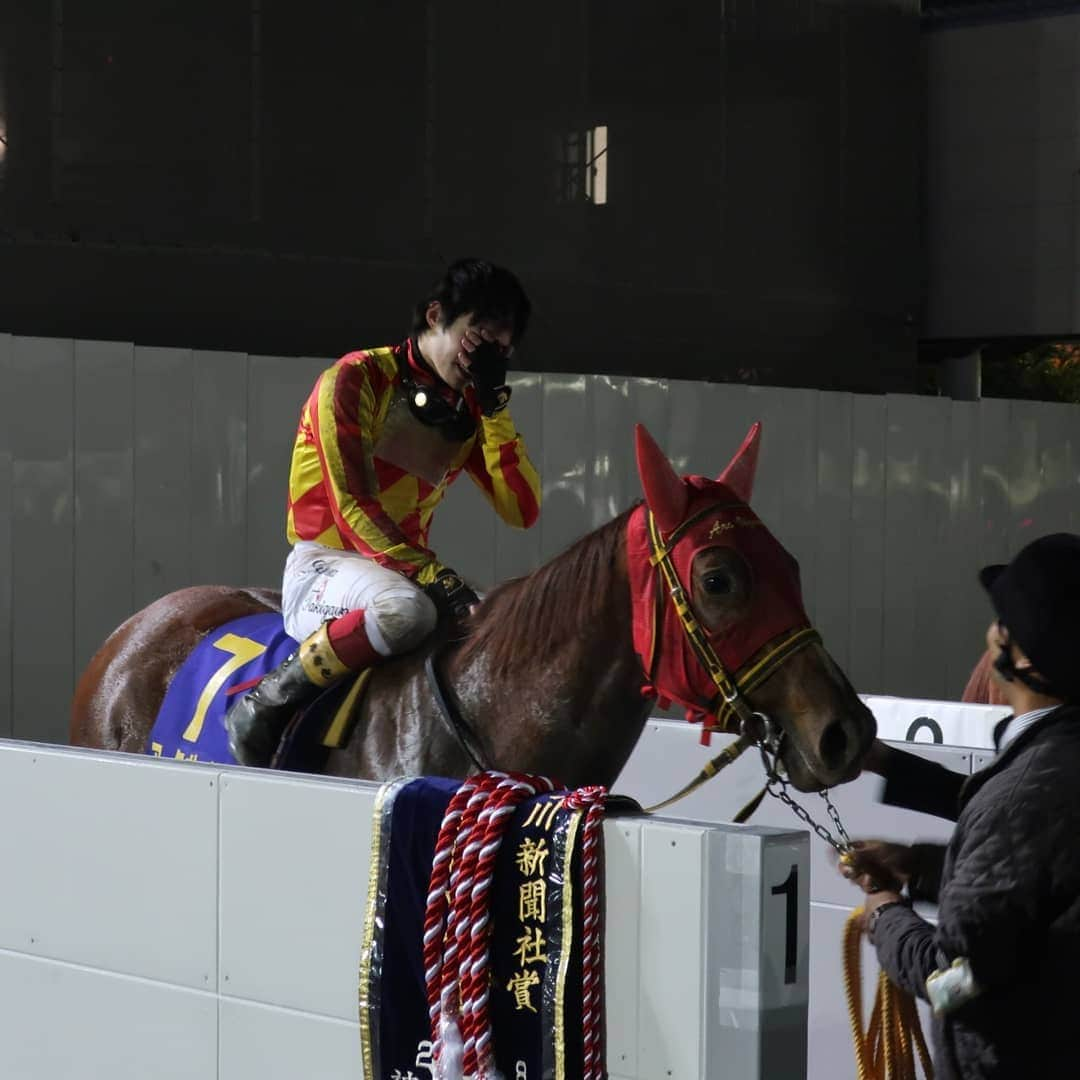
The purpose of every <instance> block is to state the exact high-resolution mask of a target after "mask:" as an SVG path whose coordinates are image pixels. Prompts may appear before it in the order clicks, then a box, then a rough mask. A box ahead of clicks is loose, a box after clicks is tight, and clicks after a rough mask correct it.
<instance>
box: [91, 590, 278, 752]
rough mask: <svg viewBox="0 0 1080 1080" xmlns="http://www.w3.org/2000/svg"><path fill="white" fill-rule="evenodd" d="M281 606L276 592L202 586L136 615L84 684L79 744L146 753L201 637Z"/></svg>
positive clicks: (101, 652) (116, 635)
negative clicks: (163, 708)
mask: <svg viewBox="0 0 1080 1080" xmlns="http://www.w3.org/2000/svg"><path fill="white" fill-rule="evenodd" d="M277 601H278V597H277V594H276V593H273V592H271V591H269V590H264V589H230V588H224V587H218V586H202V587H195V588H190V589H181V590H180V591H178V592H174V593H170V594H169V595H168V596H164V597H162V598H161V599H160V600H157V601H155V602H154V603H153V604H151V605H150V606H149V607H147V608H144V609H143V610H142V611H140V612H138V613H136V614H135V615H133V616H132V617H131V618H130V619H128V620H127V622H125V623H124V624H123V625H122V626H121V627H120V628H119V629H118V630H116V631H115V632H114V633H113V634H112V635H111V636H110V637H109V638H108V640H107V641H106V642H105V644H104V645H103V646H102V647H101V649H99V650H98V652H97V653H96V654H95V656H94V657H93V659H91V661H90V663H89V664H88V665H87V668H86V670H85V671H84V672H83V674H82V676H81V677H80V679H79V682H78V685H77V686H76V688H75V697H74V699H73V701H72V705H71V728H70V742H71V744H72V745H73V746H88V747H93V748H96V749H101V750H123V751H126V752H128V753H136V754H138V753H142V752H143V750H144V749H145V747H146V740H147V737H148V735H149V734H150V729H151V728H152V727H153V725H154V721H155V719H156V718H157V714H158V709H159V708H160V707H161V702H162V700H163V699H164V697H165V691H166V690H167V689H168V687H169V683H170V682H171V681H172V678H173V675H175V674H176V671H177V669H178V668H179V667H180V665H181V664H182V663H183V662H184V660H185V659H186V658H187V656H188V654H189V653H190V652H191V650H192V649H193V648H194V647H195V645H196V643H197V642H198V641H199V639H200V638H201V637H202V636H203V635H204V634H206V633H207V632H209V631H210V630H213V629H214V628H215V627H218V626H220V625H221V624H222V623H224V622H228V621H229V620H230V619H237V618H240V617H241V616H243V615H253V614H256V613H258V612H260V611H265V610H268V609H270V610H275V609H276V608H277V606H278V602H277Z"/></svg>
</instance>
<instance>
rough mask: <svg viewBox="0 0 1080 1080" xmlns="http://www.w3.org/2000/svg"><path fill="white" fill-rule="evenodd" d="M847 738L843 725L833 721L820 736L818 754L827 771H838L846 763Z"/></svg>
mask: <svg viewBox="0 0 1080 1080" xmlns="http://www.w3.org/2000/svg"><path fill="white" fill-rule="evenodd" d="M847 748H848V736H847V732H846V731H845V730H844V725H843V724H842V723H841V722H840V721H839V720H834V721H833V722H832V723H831V724H830V725H829V726H828V727H827V728H826V729H825V734H824V735H822V736H821V742H820V743H819V744H818V753H819V754H820V755H821V761H822V764H824V766H825V767H826V768H827V769H839V768H841V767H842V766H843V765H845V764H846V763H847Z"/></svg>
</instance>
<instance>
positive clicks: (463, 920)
mask: <svg viewBox="0 0 1080 1080" xmlns="http://www.w3.org/2000/svg"><path fill="white" fill-rule="evenodd" d="M507 779H508V778H507V777H506V776H505V775H504V774H501V773H485V774H481V776H480V777H479V778H478V780H477V783H476V786H475V790H474V791H472V792H471V793H470V795H469V797H468V799H467V800H466V802H465V807H464V812H463V813H462V816H461V821H460V823H459V828H458V831H457V833H456V835H455V836H452V837H451V841H450V846H451V861H452V863H453V867H452V869H451V872H450V880H449V885H448V892H449V900H448V901H446V902H447V903H448V911H447V914H446V925H445V928H444V930H443V937H442V941H441V943H440V946H439V948H440V951H441V953H442V965H441V970H440V971H439V978H438V984H437V986H436V987H435V990H434V993H435V1002H436V1008H435V1011H434V1014H432V1034H431V1038H432V1042H433V1057H434V1058H435V1059H436V1060H437V1059H438V1057H439V1053H440V1052H441V1049H442V1034H441V1025H440V1021H441V1020H452V1021H455V1022H457V1023H458V1027H459V1029H461V1030H462V1035H464V1030H463V1029H464V1025H463V1023H462V1021H463V1019H464V1017H463V1016H462V1015H461V1009H460V1003H459V997H458V983H459V981H460V975H459V965H460V960H459V959H458V957H459V954H463V946H464V945H465V942H466V937H467V929H468V928H467V923H468V919H467V905H468V898H469V895H470V893H471V891H472V875H473V870H474V867H475V862H476V852H477V850H478V849H479V847H480V840H481V838H482V836H483V830H484V828H485V826H486V819H485V820H482V818H483V814H484V811H485V809H486V808H487V804H488V800H489V799H490V797H491V793H492V792H493V791H496V790H498V788H499V786H500V785H502V784H504V783H506V782H507ZM439 831H440V834H441V832H442V830H441V829H440V830H439ZM437 845H438V841H436V846H437ZM428 891H429V894H430V891H431V890H430V889H429V890H428ZM431 993H432V987H431V986H430V985H429V986H428V994H429V1003H428V1009H429V1014H431V1003H430V995H431Z"/></svg>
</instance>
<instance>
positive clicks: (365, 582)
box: [281, 540, 438, 656]
mask: <svg viewBox="0 0 1080 1080" xmlns="http://www.w3.org/2000/svg"><path fill="white" fill-rule="evenodd" d="M357 608H363V609H364V629H365V630H366V631H367V636H368V640H369V641H370V642H371V644H372V647H373V648H374V649H375V651H376V652H378V653H381V654H382V655H383V656H393V655H394V654H395V653H400V652H406V651H408V650H409V649H414V648H416V646H417V645H419V644H420V642H421V641H423V640H424V638H426V637H427V636H428V634H430V633H431V632H432V631H433V630H434V629H435V624H436V622H437V621H438V613H437V612H436V610H435V605H434V603H432V601H431V599H430V598H429V597H428V596H427V594H426V593H424V592H423V590H422V589H420V588H419V587H418V586H416V585H414V584H413V583H412V582H411V581H409V580H408V578H405V577H403V576H402V575H401V574H399V573H397V572H396V571H394V570H387V569H386V568H385V567H383V566H380V565H379V564H378V563H377V562H374V561H372V560H371V559H367V558H365V557H364V556H363V555H359V554H357V553H356V552H355V551H338V550H337V549H336V548H328V547H323V546H322V544H316V543H314V542H312V541H310V540H300V541H297V543H296V545H295V546H294V547H293V549H292V551H291V552H290V553H289V557H288V559H286V561H285V575H284V578H283V580H282V585H281V611H282V614H283V615H284V618H285V632H286V633H287V634H289V635H290V636H291V637H294V638H296V640H297V641H303V640H304V638H306V637H307V636H308V635H309V634H312V633H314V632H315V631H316V630H318V628H319V627H320V626H321V625H322V624H323V623H324V622H327V621H328V620H330V619H336V618H338V616H340V615H344V614H345V613H346V612H349V611H355V610H356V609H357Z"/></svg>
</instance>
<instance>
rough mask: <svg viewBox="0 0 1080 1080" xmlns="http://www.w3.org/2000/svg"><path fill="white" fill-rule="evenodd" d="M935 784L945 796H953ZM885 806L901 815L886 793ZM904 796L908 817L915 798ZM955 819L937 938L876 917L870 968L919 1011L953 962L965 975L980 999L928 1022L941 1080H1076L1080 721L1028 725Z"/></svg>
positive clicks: (924, 928)
mask: <svg viewBox="0 0 1080 1080" xmlns="http://www.w3.org/2000/svg"><path fill="white" fill-rule="evenodd" d="M926 765H927V768H928V769H931V770H932V769H937V768H941V767H940V766H935V765H931V764H929V763H926ZM913 769H914V770H915V772H922V773H925V770H924V769H923V768H922V766H918V767H915V766H913ZM912 775H913V776H914V772H913V774H912ZM938 780H939V781H940V785H941V790H942V791H947V790H948V788H949V786H950V785H954V784H955V781H952V780H949V779H947V778H945V777H943V776H942V777H938ZM923 790H924V793H925V788H924V789H923ZM890 794H891V796H892V799H891V801H895V802H899V801H901V800H900V799H898V798H896V795H897V792H896V790H895V788H894V790H892V791H891V792H890ZM911 794H912V799H911V800H910V802H909V805H912V806H913V808H914V805H915V804H917V803H918V802H919V801H920V795H919V792H918V791H917V790H913V791H912V792H911ZM940 797H941V794H940V792H939V794H938V798H939V799H940ZM924 800H925V794H924V795H923V801H924ZM959 811H960V813H959V818H958V820H957V824H956V830H955V832H954V833H953V837H952V839H951V841H950V842H949V845H948V848H947V849H946V851H945V858H944V863H943V866H942V874H941V884H940V893H939V896H938V905H939V906H938V925H937V927H934V926H932V925H931V924H930V923H927V922H926V921H925V920H923V919H921V918H920V917H919V916H918V915H916V914H915V913H914V912H913V911H911V910H910V909H909V908H905V907H892V908H888V909H887V910H885V911H883V912H882V913H881V916H880V918H879V920H878V923H877V927H876V930H875V934H874V938H875V945H876V947H877V953H878V959H879V962H880V963H881V966H882V967H883V968H884V969H885V971H887V972H888V973H889V976H890V977H891V978H892V979H893V981H894V982H896V983H898V984H899V985H901V986H904V987H905V988H907V989H908V990H910V991H911V992H912V993H915V994H918V995H919V996H920V997H923V998H925V997H926V987H925V982H926V977H927V976H928V975H929V974H930V973H931V972H933V971H934V970H936V969H937V968H941V967H946V966H947V965H948V964H949V963H951V962H952V960H953V959H955V958H956V957H966V958H967V959H968V960H969V961H970V964H971V969H972V971H973V973H974V975H975V979H976V981H977V982H978V983H979V985H980V986H981V987H982V993H981V994H980V995H979V996H978V997H976V998H974V999H973V1000H972V1001H970V1002H968V1003H967V1004H965V1005H962V1006H960V1007H959V1008H957V1009H956V1010H955V1011H953V1012H951V1013H949V1014H947V1015H946V1016H944V1017H939V1018H935V1024H934V1045H935V1055H934V1056H935V1060H936V1064H937V1069H938V1076H939V1077H941V1078H943V1080H951V1078H954V1077H955V1078H960V1077H963V1078H965V1080H967V1078H980V1080H981V1078H990V1077H994V1078H999V1077H1009V1078H1013V1077H1017V1078H1019V1077H1027V1076H1035V1075H1046V1076H1075V1075H1077V1074H1078V1072H1080V707H1077V706H1073V705H1067V706H1062V707H1061V708H1059V709H1057V710H1055V711H1054V712H1053V713H1050V714H1049V715H1048V716H1046V717H1044V718H1043V719H1041V720H1039V721H1037V722H1036V723H1035V724H1033V725H1032V726H1031V727H1030V728H1028V729H1027V730H1026V731H1025V732H1023V734H1021V735H1019V736H1018V737H1017V738H1016V739H1015V740H1014V741H1013V742H1012V743H1010V744H1009V746H1008V747H1007V748H1006V749H1005V750H1004V752H1002V753H1001V754H1000V755H999V756H998V757H997V758H996V759H995V760H994V761H993V763H992V764H990V765H989V766H987V768H985V769H983V770H981V771H980V772H977V773H975V774H974V775H973V776H971V777H969V778H968V779H967V780H966V781H964V782H963V784H962V786H961V787H960V789H959Z"/></svg>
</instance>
